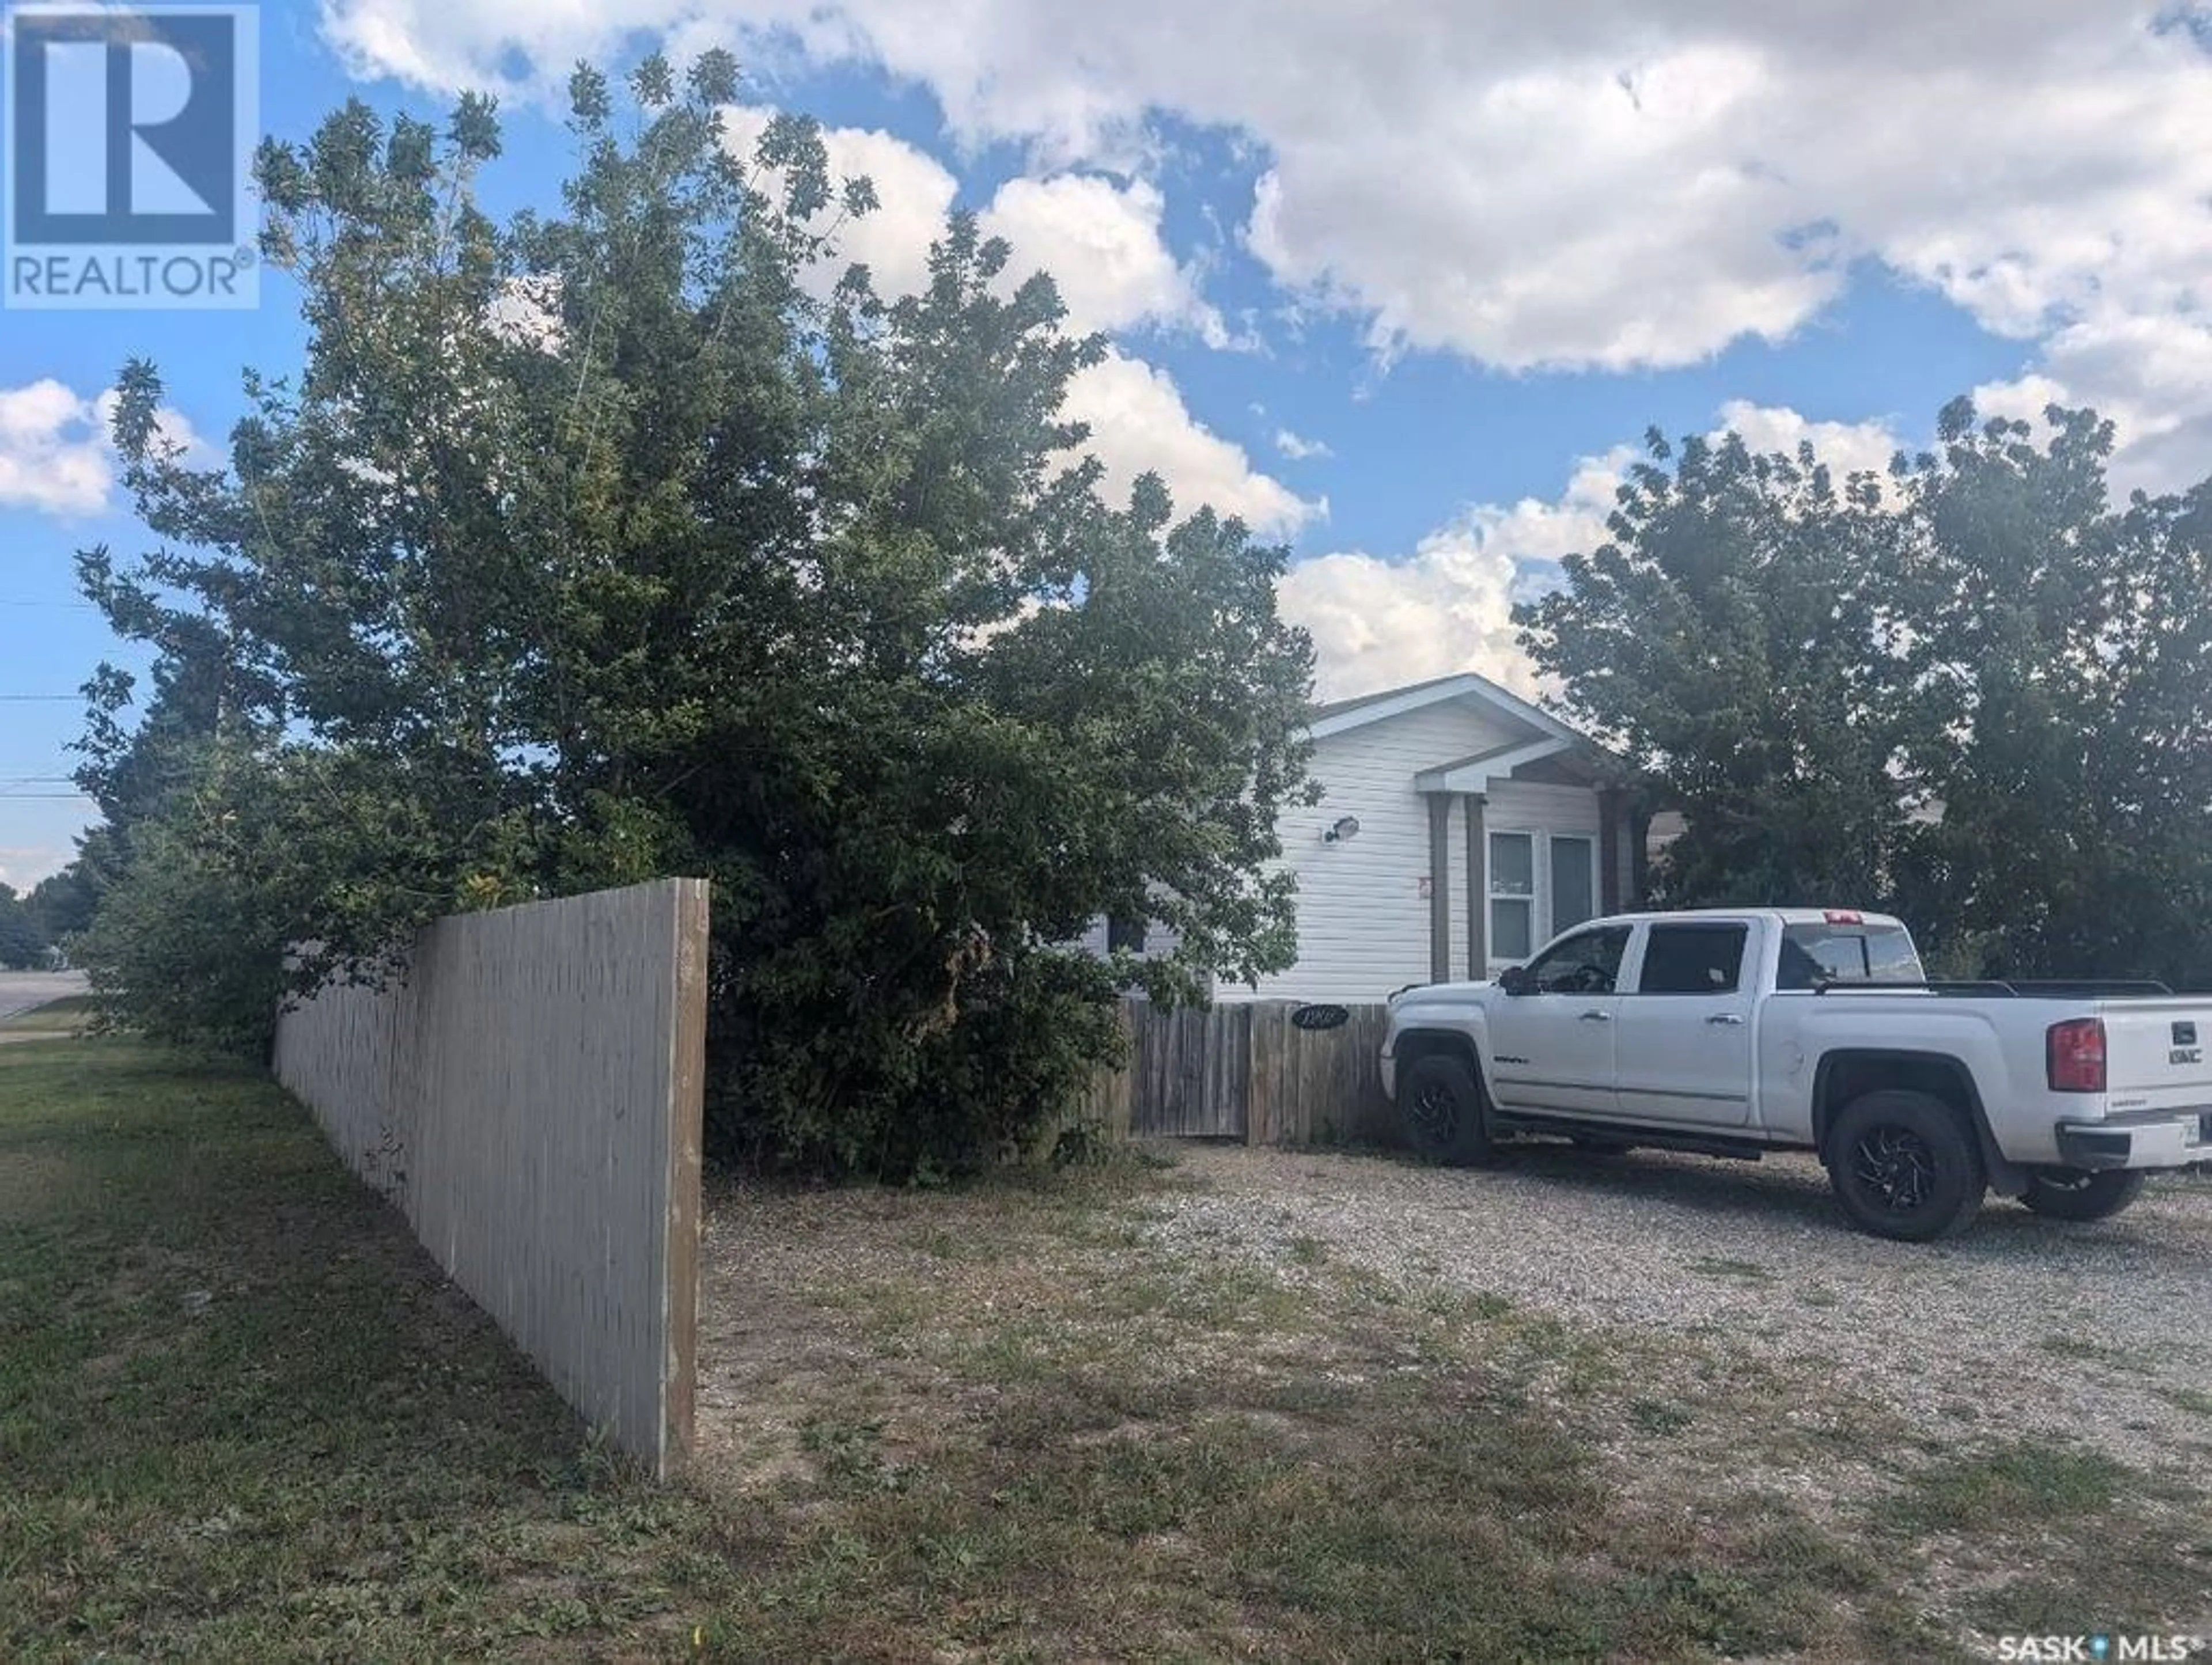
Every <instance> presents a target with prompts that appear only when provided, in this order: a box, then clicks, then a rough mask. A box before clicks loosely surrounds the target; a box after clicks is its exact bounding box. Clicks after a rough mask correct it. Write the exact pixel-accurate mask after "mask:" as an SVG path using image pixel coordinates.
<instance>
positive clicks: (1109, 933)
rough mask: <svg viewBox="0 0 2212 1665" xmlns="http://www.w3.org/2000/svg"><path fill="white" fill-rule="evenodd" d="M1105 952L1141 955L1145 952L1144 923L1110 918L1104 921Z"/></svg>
mask: <svg viewBox="0 0 2212 1665" xmlns="http://www.w3.org/2000/svg"><path fill="white" fill-rule="evenodd" d="M1106 951H1107V952H1108V953H1109V954H1121V953H1130V954H1141V953H1143V952H1144V951H1145V922H1144V921H1142V920H1140V919H1121V918H1119V917H1115V918H1110V919H1109V920H1108V921H1106Z"/></svg>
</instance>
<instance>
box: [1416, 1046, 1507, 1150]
mask: <svg viewBox="0 0 2212 1665" xmlns="http://www.w3.org/2000/svg"><path fill="white" fill-rule="evenodd" d="M1398 1103H1399V1105H1400V1107H1401V1109H1402V1110H1403V1112H1404V1114H1405V1117H1406V1133H1407V1138H1408V1139H1410V1140H1411V1142H1412V1144H1413V1149H1414V1150H1415V1151H1417V1152H1419V1153H1420V1154H1421V1155H1422V1156H1425V1157H1426V1158H1428V1159H1429V1160H1430V1161H1431V1162H1442V1163H1447V1164H1450V1165H1451V1166H1452V1167H1455V1168H1471V1167H1474V1166H1475V1165H1477V1164H1480V1163H1485V1162H1487V1161H1489V1160H1490V1157H1491V1146H1490V1119H1489V1117H1488V1115H1486V1106H1485V1104H1484V1103H1483V1094H1482V1083H1481V1082H1480V1081H1478V1080H1477V1079H1475V1075H1474V1071H1473V1070H1472V1069H1470V1068H1468V1066H1467V1065H1466V1063H1465V1062H1463V1061H1462V1060H1460V1059H1457V1058H1455V1057H1453V1056H1452V1055H1451V1054H1449V1053H1441V1052H1432V1053H1430V1054H1428V1055H1427V1056H1426V1057H1424V1058H1417V1059H1415V1060H1413V1062H1412V1063H1411V1064H1409V1065H1407V1066H1406V1071H1405V1073H1404V1075H1403V1076H1401V1078H1400V1079H1399V1082H1398Z"/></svg>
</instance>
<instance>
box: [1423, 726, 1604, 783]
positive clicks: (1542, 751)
mask: <svg viewBox="0 0 2212 1665" xmlns="http://www.w3.org/2000/svg"><path fill="white" fill-rule="evenodd" d="M1583 744H1586V743H1585V742H1583V741H1577V740H1560V739H1554V738H1550V737H1548V736H1547V737H1546V738H1541V739H1536V740H1523V741H1521V742H1519V743H1518V744H1513V745H1504V746H1493V747H1492V748H1491V749H1490V750H1488V751H1478V752H1477V753H1475V754H1474V757H1462V758H1460V759H1458V760H1457V761H1456V762H1454V763H1439V764H1437V767H1436V768H1434V769H1423V770H1422V771H1421V772H1420V773H1419V775H1415V776H1414V777H1413V789H1414V790H1415V791H1416V792H1487V791H1489V790H1490V783H1491V781H1492V780H1494V779H1497V778H1499V777H1501V776H1502V777H1504V778H1506V779H1509V780H1510V778H1511V777H1512V775H1513V771H1514V770H1516V769H1519V768H1520V767H1521V766H1522V764H1524V763H1541V762H1542V761H1543V760H1544V759H1545V758H1547V757H1559V756H1560V755H1561V754H1562V753H1570V754H1571V753H1572V752H1573V751H1575V750H1577V748H1578V747H1580V746H1582V745H1583Z"/></svg>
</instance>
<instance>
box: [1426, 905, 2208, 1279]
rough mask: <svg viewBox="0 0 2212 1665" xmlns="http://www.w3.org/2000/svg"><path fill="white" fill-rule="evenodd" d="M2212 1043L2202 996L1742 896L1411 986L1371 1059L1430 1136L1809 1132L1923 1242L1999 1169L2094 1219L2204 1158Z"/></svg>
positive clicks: (1873, 1217)
mask: <svg viewBox="0 0 2212 1665" xmlns="http://www.w3.org/2000/svg"><path fill="white" fill-rule="evenodd" d="M2209 1044H2212V998H2200V999H2182V998H2177V997H2176V996H2174V995H2173V994H2171V993H2169V992H2168V991H2166V989H2165V988H2164V987H2161V986H2160V985H2158V984H2155V983H2093V982H2075V983H2021V982H1941V981H1929V980H1928V979H1927V978H1926V976H1925V975H1924V974H1923V971H1922V969H1921V965H1920V958H1919V955H1918V953H1917V951H1916V950H1915V949H1914V947H1913V945H1912V939H1911V935H1910V933H1907V932H1906V930H1905V927H1904V926H1903V925H1901V924H1899V922H1898V921H1896V920H1894V919H1890V918H1887V917H1886V916H1884V915H1878V914H1860V913H1854V912H1847V911H1844V910H1839V909H1827V910H1820V909H1797V908H1743V909H1728V910H1715V911H1705V912H1699V913H1677V914H1638V915H1623V916H1620V917H1618V918H1613V919H1604V920H1597V921H1592V922H1590V923H1589V924H1587V925H1582V926H1578V927H1576V928H1575V929H1573V930H1571V931H1570V932H1568V933H1565V935H1563V936H1561V937H1559V939H1556V940H1555V941H1553V942H1552V943H1550V944H1549V945H1547V946H1546V947H1545V948H1544V949H1543V951H1541V953H1539V954H1538V955H1537V956H1536V957H1534V959H1533V960H1531V961H1529V962H1528V964H1526V965H1525V966H1521V967H1516V968H1515V969H1512V970H1510V971H1508V972H1506V973H1505V974H1504V975H1502V976H1500V977H1499V978H1498V980H1497V981H1494V982H1482V983H1442V984H1432V985H1428V986H1424V987H1414V988H1410V989H1401V991H1400V992H1399V993H1398V994H1396V995H1395V996H1393V997H1392V999H1391V1001H1390V1017H1389V1028H1388V1030H1387V1032H1386V1035H1385V1038H1384V1040H1383V1088H1384V1091H1387V1092H1389V1094H1390V1096H1391V1097H1392V1098H1393V1100H1394V1101H1395V1103H1397V1105H1398V1106H1399V1108H1400V1110H1401V1113H1402V1115H1403V1116H1404V1118H1405V1123H1406V1127H1407V1133H1408V1134H1409V1135H1410V1137H1411V1139H1412V1141H1413V1145H1414V1147H1415V1148H1416V1149H1417V1150H1418V1151H1419V1152H1421V1153H1422V1154H1423V1155H1425V1156H1427V1157H1429V1158H1431V1159H1434V1160H1437V1161H1442V1162H1451V1163H1461V1164H1473V1163H1480V1162H1484V1161H1487V1160H1488V1159H1489V1158H1490V1157H1491V1154H1492V1146H1493V1144H1494V1142H1495V1141H1497V1140H1498V1139H1503V1138H1505V1137H1509V1136H1511V1135H1515V1134H1522V1133H1538V1134H1553V1135H1561V1136H1565V1137H1566V1138H1568V1139H1572V1140H1574V1141H1575V1142H1576V1143H1577V1144H1580V1145H1588V1146H1590V1147H1593V1148H1595V1149H1601V1150H1613V1151H1620V1150H1626V1149H1629V1148H1631V1147H1633V1146H1638V1145H1650V1146H1657V1147H1661V1148H1665V1149H1669V1150H1680V1151H1694V1152H1704V1153H1705V1154H1708V1155H1712V1156H1726V1157H1746V1158H1754V1159H1755V1158H1758V1157H1759V1156H1761V1155H1763V1154H1764V1153H1765V1152H1769V1151H1812V1152H1817V1153H1818V1154H1819V1156H1820V1160H1821V1161H1822V1163H1824V1164H1826V1167H1827V1170H1828V1176H1829V1180H1830V1182H1831V1184H1832V1186H1833V1188H1834V1190H1835V1194H1836V1196H1837V1198H1838V1200H1839V1201H1840V1202H1841V1203H1842V1205H1843V1208H1844V1212H1845V1213H1846V1214H1848V1215H1849V1216H1850V1218H1851V1219H1852V1220H1853V1221H1854V1222H1855V1223H1856V1224H1858V1225H1859V1226H1860V1227H1862V1228H1863V1230H1865V1231H1870V1232H1873V1233H1875V1235H1877V1236H1880V1237H1896V1238H1902V1239H1905V1240H1907V1241H1911V1242H1924V1241H1926V1240H1928V1239H1930V1238H1935V1237H1943V1236H1945V1235H1947V1234H1948V1233H1951V1232H1954V1231H1959V1230H1960V1229H1962V1228H1963V1227H1964V1226H1965V1225H1966V1223H1967V1221H1969V1220H1971V1219H1972V1218H1973V1216H1974V1213H1975V1211H1976V1210H1977V1209H1978V1208H1979V1207H1980V1206H1981V1202H1982V1198H1983V1196H1984V1194H1985V1193H1986V1192H1987V1191H1988V1190H1990V1188H1995V1189H1996V1190H1997V1191H1998V1192H2000V1193H2001V1194H2004V1195H2007V1196H2014V1197H2018V1198H2021V1200H2024V1201H2025V1202H2026V1203H2027V1206H2029V1207H2030V1208H2033V1209H2034V1210H2035V1211H2036V1212H2039V1213H2041V1214H2046V1215H2050V1216H2053V1217H2055V1218H2061V1219H2071V1220H2087V1219H2101V1218H2105V1217H2106V1216H2107V1215H2110V1214H2114V1213H2117V1212H2119V1211H2120V1210H2121V1209H2123V1208H2124V1207H2126V1206H2127V1205H2128V1204H2129V1203H2130V1202H2132V1201H2133V1200H2135V1198H2136V1194H2137V1193H2138V1192H2140V1191H2141V1190H2142V1183H2143V1177H2144V1176H2145V1174H2146V1173H2148V1172H2149V1171H2151V1170H2156V1169H2176V1168H2186V1167H2191V1166H2195V1165H2197V1164H2212V1064H2208V1063H2207V1061H2206V1060H2207V1058H2208V1056H2212V1051H2208V1045H2209Z"/></svg>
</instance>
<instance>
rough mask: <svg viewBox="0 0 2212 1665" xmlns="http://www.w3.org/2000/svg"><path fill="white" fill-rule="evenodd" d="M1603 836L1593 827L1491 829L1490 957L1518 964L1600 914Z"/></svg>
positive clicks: (1502, 961) (1498, 960) (1495, 960)
mask: <svg viewBox="0 0 2212 1665" xmlns="http://www.w3.org/2000/svg"><path fill="white" fill-rule="evenodd" d="M1597 894H1598V892H1597V840H1596V839H1595V838H1593V837H1591V836H1589V834H1588V833H1551V832H1543V831H1537V832H1493V833H1492V834H1491V835H1490V878H1489V899H1490V950H1489V951H1490V958H1491V959H1492V961H1493V962H1495V963H1507V964H1517V963H1520V962H1521V961H1523V960H1525V959H1527V958H1528V957H1529V956H1530V955H1531V954H1533V953H1534V952H1535V951H1537V950H1538V949H1539V948H1541V947H1542V946H1543V945H1545V944H1546V943H1547V942H1548V941H1550V940H1551V939H1553V938H1554V937H1556V936H1558V935H1559V933H1562V932H1564V931H1571V930H1572V929H1573V928H1574V927H1576V926H1577V925H1580V924H1583V922H1584V921H1588V920H1592V919H1595V918H1596V917H1597V912H1598V907H1597Z"/></svg>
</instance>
